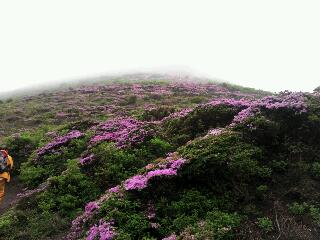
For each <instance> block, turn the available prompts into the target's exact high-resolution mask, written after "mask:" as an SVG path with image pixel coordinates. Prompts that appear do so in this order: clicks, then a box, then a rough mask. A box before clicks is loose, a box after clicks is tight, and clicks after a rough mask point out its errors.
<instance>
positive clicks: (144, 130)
mask: <svg viewBox="0 0 320 240" xmlns="http://www.w3.org/2000/svg"><path fill="white" fill-rule="evenodd" d="M95 131H96V135H95V136H93V137H92V138H91V141H90V142H91V143H92V144H95V143H99V142H102V141H112V142H115V143H116V145H117V147H118V148H125V147H130V146H133V145H136V144H139V143H142V142H143V141H144V140H145V139H146V138H147V137H149V136H152V135H153V133H154V132H153V130H152V129H151V127H150V125H149V124H147V123H144V122H142V121H139V120H137V119H134V118H120V119H111V120H108V121H106V122H104V123H101V124H99V125H98V126H97V127H95Z"/></svg>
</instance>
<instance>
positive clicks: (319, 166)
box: [311, 162, 320, 178]
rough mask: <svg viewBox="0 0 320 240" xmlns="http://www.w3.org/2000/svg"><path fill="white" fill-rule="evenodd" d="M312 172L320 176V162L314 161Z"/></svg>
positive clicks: (317, 176)
mask: <svg viewBox="0 0 320 240" xmlns="http://www.w3.org/2000/svg"><path fill="white" fill-rule="evenodd" d="M311 172H312V174H313V176H315V177H316V178H320V162H314V163H312V166H311Z"/></svg>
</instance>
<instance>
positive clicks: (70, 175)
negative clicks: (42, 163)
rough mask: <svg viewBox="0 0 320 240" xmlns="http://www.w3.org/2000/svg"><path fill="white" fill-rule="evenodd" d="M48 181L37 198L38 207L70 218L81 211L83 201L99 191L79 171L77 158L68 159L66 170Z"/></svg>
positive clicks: (93, 197) (90, 198) (88, 199)
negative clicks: (46, 187)
mask: <svg viewBox="0 0 320 240" xmlns="http://www.w3.org/2000/svg"><path fill="white" fill-rule="evenodd" d="M49 183H50V184H49V188H48V190H47V191H45V192H43V193H42V194H41V195H40V197H39V199H38V201H39V208H40V209H41V210H42V211H43V212H50V213H59V214H60V215H61V216H63V217H67V218H70V219H72V218H74V217H75V216H76V215H77V214H78V213H79V212H80V211H82V208H83V206H84V204H85V203H87V202H89V201H91V200H93V199H95V198H96V197H97V196H98V195H99V194H100V193H101V191H100V190H99V188H98V187H97V185H95V184H94V182H93V181H91V179H90V178H89V177H87V176H86V175H84V174H83V173H81V172H80V169H79V166H78V160H77V159H75V160H70V161H68V164H67V170H66V171H64V172H63V173H62V174H61V175H59V176H55V177H52V178H50V181H49Z"/></svg>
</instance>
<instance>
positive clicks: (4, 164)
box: [0, 151, 8, 173]
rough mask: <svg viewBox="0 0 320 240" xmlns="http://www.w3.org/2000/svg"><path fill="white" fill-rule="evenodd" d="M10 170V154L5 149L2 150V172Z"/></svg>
mask: <svg viewBox="0 0 320 240" xmlns="http://www.w3.org/2000/svg"><path fill="white" fill-rule="evenodd" d="M7 171H8V154H7V153H6V152H5V151H0V173H4V172H7Z"/></svg>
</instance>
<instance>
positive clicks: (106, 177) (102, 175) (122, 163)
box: [83, 142, 145, 189]
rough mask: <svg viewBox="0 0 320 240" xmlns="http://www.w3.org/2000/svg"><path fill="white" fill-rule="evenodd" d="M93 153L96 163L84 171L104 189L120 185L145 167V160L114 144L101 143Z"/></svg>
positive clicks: (86, 167) (85, 167)
mask: <svg viewBox="0 0 320 240" xmlns="http://www.w3.org/2000/svg"><path fill="white" fill-rule="evenodd" d="M91 151H92V153H93V154H94V155H95V161H94V162H93V163H92V164H90V165H87V166H84V167H83V169H84V170H85V172H86V173H87V174H88V176H89V177H90V178H91V179H92V181H95V182H96V183H97V184H98V185H99V186H100V187H101V188H103V189H107V188H108V186H109V187H111V186H114V185H117V184H119V183H120V182H121V181H122V180H124V179H126V178H128V177H129V176H131V175H133V174H134V173H135V172H136V171H137V170H138V169H140V168H141V167H143V166H144V165H145V161H144V160H143V159H138V158H136V156H135V155H134V154H132V153H128V152H125V151H123V150H119V149H118V148H116V147H115V146H114V144H113V143H107V142H104V143H101V144H99V145H97V146H95V147H94V148H93V149H92V150H91Z"/></svg>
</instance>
